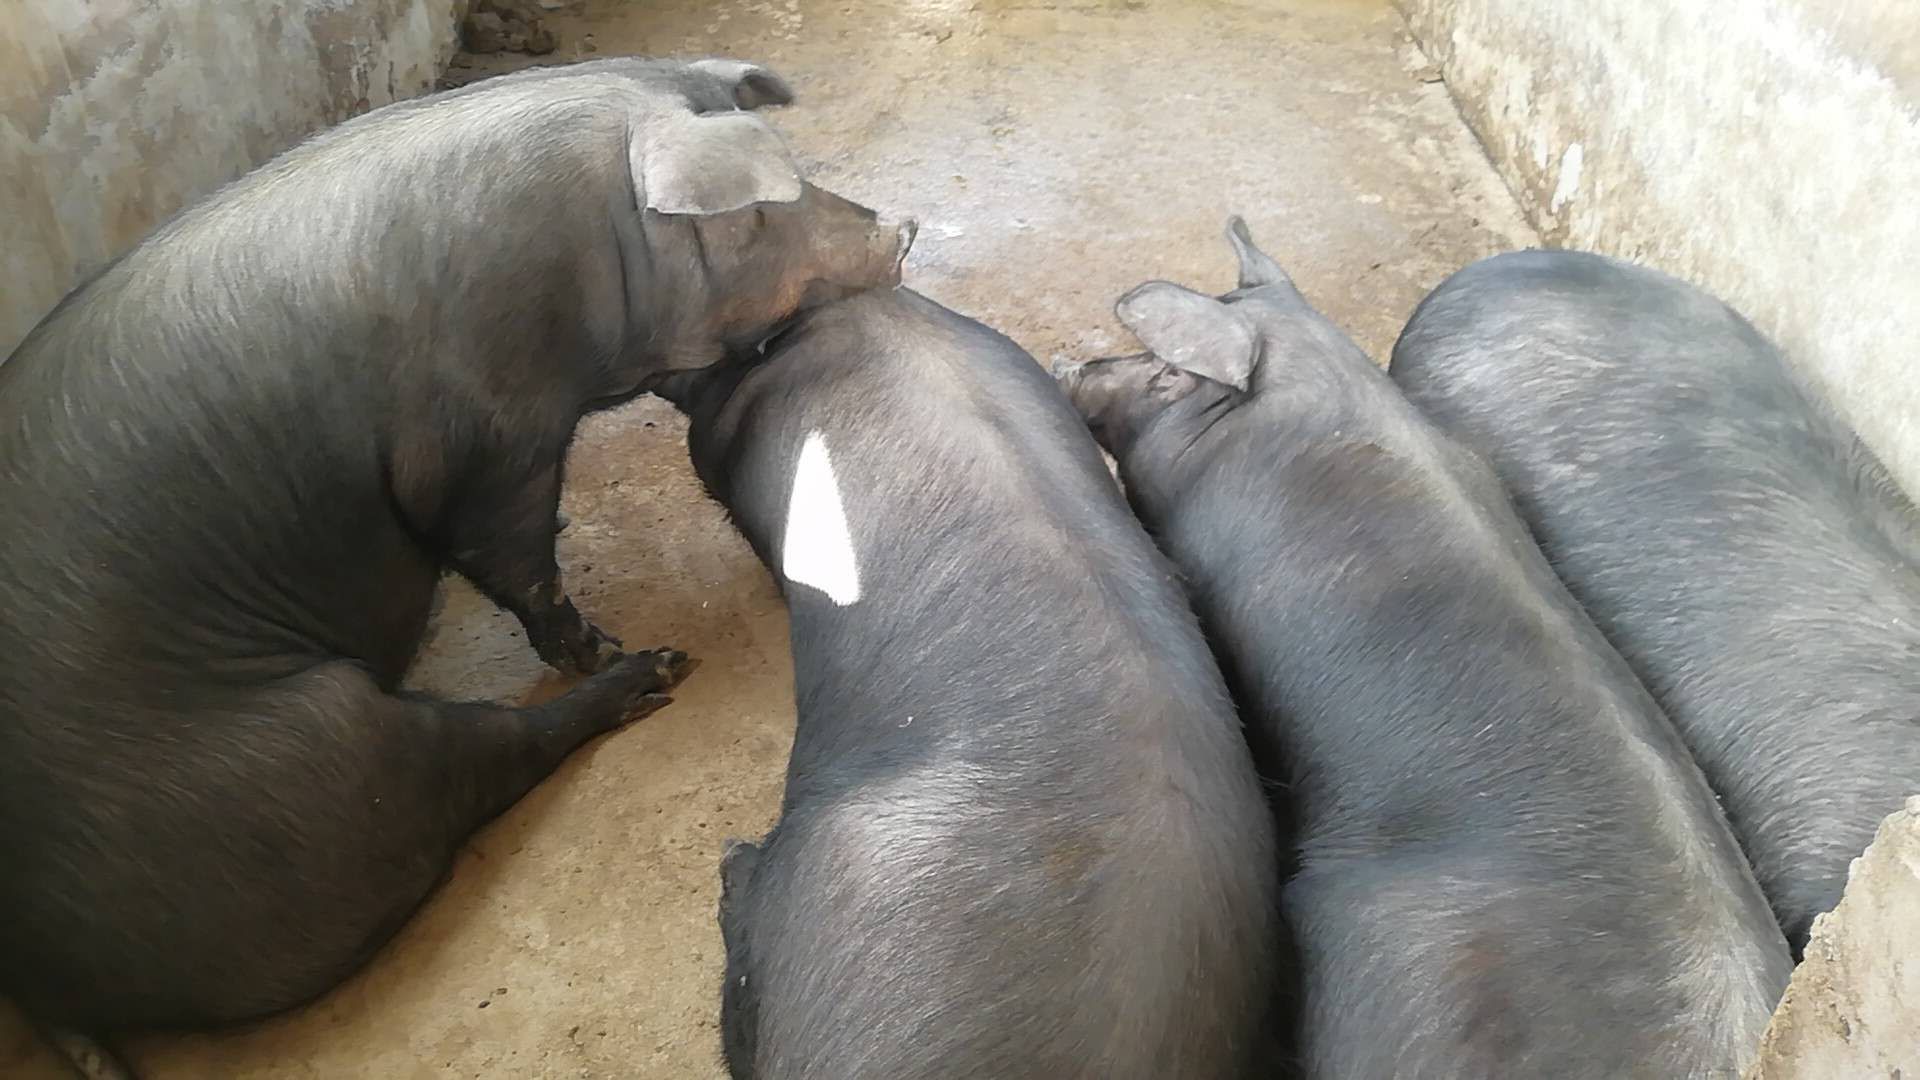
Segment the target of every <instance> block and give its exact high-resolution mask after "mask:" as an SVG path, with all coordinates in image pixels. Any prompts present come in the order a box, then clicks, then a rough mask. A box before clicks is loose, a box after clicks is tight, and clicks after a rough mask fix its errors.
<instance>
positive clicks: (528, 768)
mask: <svg viewBox="0 0 1920 1080" xmlns="http://www.w3.org/2000/svg"><path fill="white" fill-rule="evenodd" d="M688 668H689V664H688V662H687V659H686V657H685V656H684V655H683V654H681V653H677V652H669V651H661V652H654V653H635V654H632V655H629V656H627V657H624V658H623V659H622V660H621V661H620V662H618V663H616V664H615V665H614V666H612V667H610V668H608V669H607V670H605V671H603V672H601V673H600V674H598V675H595V676H593V677H591V678H589V679H587V680H586V681H584V682H583V683H581V684H580V685H579V686H577V687H575V688H574V689H573V690H572V691H570V692H569V693H566V694H564V695H562V696H560V697H558V698H555V699H554V700H552V701H549V702H546V703H544V704H541V705H535V706H528V707H524V708H508V707H503V706H498V705H490V704H478V703H455V702H445V701H439V700H434V699H431V698H426V697H420V696H413V695H404V694H401V695H395V694H387V693H384V692H382V691H381V690H380V689H379V688H378V687H377V686H376V685H375V683H374V681H373V679H372V677H371V676H370V675H369V674H368V673H367V672H366V671H365V670H364V669H363V668H361V667H360V666H359V665H357V664H353V663H348V662H344V661H342V662H335V663H329V664H324V665H321V666H319V667H316V668H313V669H310V670H308V671H306V672H304V673H302V674H301V675H298V676H295V677H293V678H291V679H288V680H285V681H284V682H282V683H280V684H277V685H276V686H274V687H272V688H270V689H268V690H265V691H262V692H259V693H256V694H254V695H252V696H251V698H250V699H248V700H247V701H245V702H244V703H242V704H241V705H239V706H238V707H234V708H229V709H223V710H212V709H209V710H204V711H203V712H202V714H200V715H197V716H195V717H194V718H193V720H192V722H191V723H188V724H185V725H182V726H180V727H178V728H176V729H175V730H173V731H171V732H169V733H168V735H167V737H165V738H163V739H160V740H156V741H154V742H151V743H144V744H141V745H137V746H131V747H125V748H121V747H109V748H108V749H109V750H110V751H111V752H113V753H119V754H125V758H124V760H123V761H120V762H108V763H106V765H105V767H104V768H102V769H100V770H98V771H97V775H95V776H92V777H90V778H89V779H88V782H87V784H86V785H85V787H84V788H83V789H75V790H74V791H73V792H72V795H73V798H72V799H71V800H70V804H69V806H68V807H67V808H66V809H65V810H64V811H63V817H62V818H61V819H54V820H50V821H49V822H47V823H46V824H47V825H48V826H49V828H48V829H47V830H45V835H41V836H37V837H36V838H35V840H36V847H37V848H38V851H37V852H29V853H27V854H28V860H29V866H30V867H31V870H30V873H29V875H28V879H27V880H24V881H19V882H16V883H15V884H17V885H18V886H19V887H18V888H17V889H13V888H8V887H6V886H5V885H0V894H5V901H6V902H5V905H4V906H5V907H6V908H7V909H9V910H10V911H12V912H15V913H17V915H16V917H15V918H14V919H13V921H12V925H11V926H9V927H7V928H5V929H0V939H7V940H0V946H4V948H0V953H7V954H10V955H12V956H13V957H15V958H17V959H18V960H20V961H22V962H21V963H19V964H18V965H17V966H16V967H15V970H14V971H13V972H10V973H8V974H9V976H10V977H9V979H8V981H9V982H10V983H13V984H14V985H12V986H9V987H7V989H11V990H16V991H17V992H16V996H17V997H18V999H19V1000H20V1004H21V1005H22V1006H23V1007H24V1008H25V1009H26V1010H27V1011H28V1012H29V1013H30V1014H32V1015H34V1016H36V1017H37V1018H39V1019H40V1020H41V1021H42V1023H43V1024H44V1025H45V1026H47V1027H48V1028H50V1029H66V1030H80V1031H85V1032H89V1033H101V1032H107V1033H111V1032H114V1031H118V1030H123V1029H147V1028H166V1027H206V1026H210V1025H215V1024H222V1023H228V1022H235V1021H241V1020H246V1019H251V1018H253V1017H257V1016H262V1015H265V1014H269V1013H273V1012H277V1011H280V1010H282V1009H286V1008H289V1007H291V1006H294V1005H297V1004H300V1003H302V1002H304V1001H307V1000H309V999H311V998H313V997H315V996H317V995H319V994H320V993H322V992H324V991H326V990H327V989H329V988H330V987H332V986H333V985H334V984H336V983H338V982H339V981H340V980H341V979H343V978H345V977H346V976H347V975H348V974H350V973H351V972H352V971H353V970H354V969H356V968H357V967H359V966H360V965H361V964H362V963H364V962H365V961H366V959H367V958H368V957H369V956H370V955H371V954H372V953H373V952H374V951H375V950H376V949H378V948H379V947H380V946H381V945H382V944H383V943H384V942H385V941H386V940H387V938H388V937H390V936H391V935H392V934H393V933H394V932H395V931H396V930H398V929H399V927H400V926H401V925H402V924H403V923H404V922H405V921H406V920H407V918H408V917H409V916H410V915H411V914H412V913H413V911H414V910H415V909H416V908H417V907H418V906H419V904H420V902H421V901H422V900H423V899H424V898H425V897H426V895H427V894H428V893H429V892H430V891H431V890H432V889H433V888H434V887H435V886H436V885H437V884H438V883H439V882H440V881H441V880H442V879H443V878H444V877H445V876H446V873H447V871H448V869H449V867H450V866H451V864H452V860H453V856H454V853H455V852H456V851H457V850H458V848H459V846H460V845H461V844H462V843H464V842H465V840H466V839H467V838H468V837H469V836H470V835H471V834H472V833H473V831H474V830H475V829H477V828H478V827H479V826H481V825H482V824H485V823H486V822H487V821H489V820H491V819H492V818H493V817H495V816H497V815H498V814H499V813H500V812H502V811H503V810H505V809H507V808H508V807H509V806H511V805H512V804H513V803H514V802H515V801H516V800H518V799H519V798H520V797H521V796H522V795H523V794H525V793H526V792H527V791H528V790H529V789H530V788H532V787H533V786H534V785H535V784H537V783H538V782H539V781H540V780H541V779H543V778H544V777H546V776H547V775H548V774H549V773H550V772H552V771H553V769H554V768H555V767H556V766H558V765H559V764H560V762H561V760H562V759H563V758H565V757H566V756H567V755H568V754H569V753H570V752H571V751H573V750H574V749H576V748H577V747H579V746H580V745H581V744H582V743H584V742H586V741H587V740H588V739H590V738H592V737H594V736H595V735H598V734H601V733H603V732H606V731H609V730H612V729H613V728H616V727H618V726H620V725H621V724H622V723H623V722H625V721H627V720H629V719H632V718H637V717H638V716H641V715H644V714H646V713H647V712H650V711H652V710H653V709H656V708H658V707H659V706H660V705H662V704H664V703H665V702H666V701H667V700H668V699H667V698H665V697H664V696H662V694H661V692H662V691H664V690H666V689H668V688H670V687H671V686H672V685H673V684H674V683H675V682H676V681H677V680H678V679H679V678H680V677H681V676H682V675H684V674H685V672H686V671H687V670H688Z"/></svg>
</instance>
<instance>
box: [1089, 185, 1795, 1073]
mask: <svg viewBox="0 0 1920 1080" xmlns="http://www.w3.org/2000/svg"><path fill="white" fill-rule="evenodd" d="M1230 235H1231V238H1232V240H1233V243H1234V246H1235V247H1236V249H1237V250H1238V252H1239V256H1240V286H1239V288H1237V289H1235V290H1234V291H1233V292H1231V293H1228V294H1227V295H1226V296H1224V297H1221V298H1220V299H1218V300H1216V299H1214V298H1213V297H1209V296H1203V295H1200V294H1198V293H1194V292H1190V291H1188V290H1185V289H1182V288H1180V287H1178V286H1175V285H1169V284H1166V283H1155V284H1150V285H1146V286H1142V287H1141V288H1140V289H1138V290H1136V291H1135V292H1133V293H1132V294H1130V295H1129V296H1127V297H1126V298H1125V299H1123V300H1122V301H1121V302H1120V305H1119V308H1118V312H1119V315H1120V317H1121V319H1122V320H1123V321H1124V322H1125V323H1126V324H1127V325H1128V326H1129V327H1130V328H1131V329H1133V331H1134V332H1135V334H1136V335H1137V336H1138V337H1139V339H1140V341H1141V343H1142V344H1143V345H1145V346H1146V347H1147V348H1148V350H1150V351H1149V352H1148V353H1147V354H1146V355H1143V356H1136V357H1129V358H1124V359H1114V360H1101V361H1095V362H1093V363H1090V364H1086V365H1084V366H1081V367H1078V368H1075V369H1072V370H1069V371H1065V372H1063V373H1062V375H1061V377H1062V380H1063V382H1064V385H1065V386H1066V388H1067V391H1068V394H1069V396H1070V397H1071V398H1072V399H1073V401H1074V403H1075V405H1077V406H1078V407H1079V408H1080V410H1081V411H1082V413H1083V414H1084V415H1085V416H1086V417H1087V418H1088V420H1089V421H1090V423H1091V425H1092V427H1093V430H1094V432H1095V434H1096V435H1097V436H1098V437H1099V438H1100V439H1101V441H1102V442H1103V443H1105V444H1106V445H1107V447H1108V448H1109V449H1110V450H1112V452H1113V453H1114V455H1115V456H1116V457H1117V458H1118V460H1119V463H1120V469H1121V475H1122V477H1123V479H1124V480H1125V482H1126V485H1127V490H1128V493H1129V495H1130V496H1131V498H1132V500H1133V503H1134V507H1135V509H1136V510H1137V511H1138V512H1139V514H1140V516H1141V518H1142V519H1143V520H1144V521H1145V522H1146V523H1147V525H1148V527H1149V528H1151V529H1153V530H1154V532H1155V534H1156V535H1157V536H1158V537H1160V539H1161V542H1162V544H1163V545H1164V547H1165V549H1166V550H1167V552H1168V553H1169V554H1170V555H1171V556H1172V557H1173V559H1174V561H1175V562H1176V563H1178V564H1179V565H1180V567H1181V569H1182V570H1183V571H1184V572H1185V574H1186V577H1187V580H1188V581H1189V583H1190V586H1191V588H1192V591H1193V595H1194V601H1195V605H1196V606H1197V608H1198V609H1199V612H1200V616H1201V620H1202V622H1203V624H1205V625H1206V627H1207V631H1208V634H1209V637H1210V638H1211V639H1212V640H1213V641H1214V642H1215V643H1216V646H1217V648H1218V651H1219V654H1220V658H1221V661H1222V667H1223V668H1224V669H1225V670H1226V672H1227V678H1228V683H1229V685H1230V686H1231V687H1232V688H1233V690H1234V693H1235V696H1236V698H1237V700H1238V701H1239V703H1240V706H1241V709H1242V712H1243V715H1244V716H1245V717H1246V721H1247V724H1248V726H1249V728H1250V729H1251V733H1250V734H1251V737H1252V739H1253V740H1254V742H1255V748H1256V756H1257V757H1258V759H1259V760H1260V762H1261V764H1262V769H1263V771H1264V772H1266V773H1268V774H1269V775H1270V776H1272V777H1274V778H1275V779H1279V780H1283V781H1284V782H1285V789H1284V790H1285V792H1286V803H1287V806H1288V809H1289V813H1290V816H1291V817H1292V819H1293V822H1294V824H1295V827H1296V829H1297V837H1296V859H1297V863H1298V868H1297V872H1296V873H1295V874H1294V876H1293V877H1292V878H1291V879H1290V880H1289V881H1288V882H1287V884H1286V885H1285V886H1284V888H1283V892H1282V903H1283V910H1284V912H1285V915H1286V918H1287V922H1288V925H1289V928H1290V929H1291V931H1292V933H1293V935H1294V936H1295V938H1296V939H1297V940H1298V943H1299V952H1300V965H1301V977H1302V980H1303V1000H1304V1008H1303V1013H1302V1015H1301V1017H1300V1021H1299V1029H1300V1046H1301V1056H1302V1058H1303V1061H1304V1064H1305V1066H1306V1069H1307V1071H1308V1073H1309V1074H1310V1075H1314V1076H1327V1077H1401V1078H1423V1077H1434V1078H1440V1077H1462V1076H1490V1077H1521V1076H1553V1077H1590V1078H1594V1080H1600V1078H1616V1077H1624V1076H1658V1077H1725V1076H1731V1075H1733V1074H1734V1072H1735V1070H1737V1069H1738V1068H1739V1067H1740V1066H1741V1064H1742V1063H1743V1062H1744V1061H1745V1060H1746V1059H1747V1058H1748V1057H1749V1056H1750V1054H1751V1053H1752V1050H1753V1048H1754V1047H1755V1045H1756V1044H1757V1041H1758V1039H1759V1037H1760V1033H1761V1031H1762V1030H1763V1029H1764V1028H1765V1026H1766V1023H1767V1019H1768V1015H1769V1013H1770V1012H1771V1011H1772V1009H1773V1006H1774V1003H1775V1001H1776V1000H1777V999H1778V997H1779V995H1780V993H1781V991H1782V990H1783V988H1784V987H1785V985H1786V981H1787V975H1788V970H1789V959H1788V955H1787V949H1786V943H1785V942H1784V940H1782V938H1781V935H1780V932H1779V930H1778V928H1777V927H1775V926H1774V924H1773V921H1772V919H1771V918H1770V917H1769V915H1768V912H1767V908H1766V903H1765V901H1764V900H1763V899H1762V897H1761V894H1760V891H1759V889H1758V887H1757V886H1756V884H1755V882H1754V880H1753V877H1752V875H1751V873H1750V872H1749V870H1748V868H1747V866H1746V864H1745V863H1744V862H1743V861H1742V859H1741V856H1740V851H1739V848H1738V847H1737V846H1736V844H1735V842H1734V839H1733V836H1732V835H1731V833H1730V832H1729V831H1728V829H1727V826H1726V823H1725V822H1724V821H1723V820H1722V819H1721V816H1720V813H1719V811H1718V810H1717V808H1716V807H1715V805H1714V799H1713V794H1712V792H1711V791H1709V790H1708V788H1707V785H1706V783H1705V782H1704V780H1703V779H1702V778H1701V776H1700V774H1699V771H1698V770H1697V769H1696V768H1695V767H1694V765H1693V763H1692V762H1691V761H1690V760H1689V758H1688V756H1687V753H1686V749H1685V747H1684V746H1682V745H1681V743H1680V741H1679V739H1678V738H1677V737H1676V735H1675V734H1674V732H1673V731H1672V729H1671V726H1670V725H1669V724H1668V722H1667V720H1666V718H1665V717H1664V716H1662V715H1661V713H1660V710H1659V708H1658V707H1657V706H1656V705H1655V704H1654V703H1653V701H1652V699H1651V698H1649V697H1648V695H1647V693H1646V691H1645V690H1644V689H1642V688H1641V686H1640V685H1639V683H1637V682H1636V681H1635V680H1634V678H1633V675H1632V673H1631V672H1630V671H1629V670H1628V669H1627V667H1626V665H1625V664H1624V663H1623V662H1622V661H1621V659H1620V657H1619V656H1618V655H1616V654H1615V653H1614V652H1613V651H1612V650H1611V649H1610V648H1609V647H1608V645H1607V643H1606V641H1605V640H1604V639H1603V638H1602V637H1601V635H1600V633H1599V632H1598V631H1597V630H1596V629H1595V628H1594V627H1593V625H1592V624H1591V623H1589V622H1588V621H1587V619H1586V617H1585V615H1584V614H1582V612H1581V611H1580V609H1579V607H1578V606H1577V605H1576V604H1575V603H1574V601H1573V600H1572V598H1571V597H1569V596H1568V595H1567V593H1566V591H1565V590H1564V589H1563V588H1562V587H1561V586H1560V584H1559V582H1558V581H1556V580H1555V579H1554V576H1553V572H1552V570H1551V569H1550V568H1549V567H1548V565H1547V563H1546V562H1545V560H1544V559H1542V558H1541V556H1540V553H1539V552H1538V550H1536V549H1535V547H1534V546H1533V544H1532V542H1531V541H1530V540H1529V539H1528V536H1527V533H1526V528H1525V526H1523V525H1522V524H1521V523H1520V521H1519V520H1518V519H1517V518H1516V517H1515V516H1514V513H1513V511H1512V509H1511V508H1510V507H1509V506H1508V504H1507V502H1506V499H1505V496H1504V495H1503V493H1502V492H1501V490H1500V487H1499V484H1498V482H1497V481H1496V480H1495V479H1494V476H1493V474H1492V473H1491V472H1490V471H1489V470H1488V469H1487V467H1486V465H1485V464H1484V463H1483V462H1482V461H1480V460H1479V459H1478V458H1477V457H1475V456H1474V455H1473V454H1471V453H1470V452H1468V451H1466V450H1464V449H1463V448H1461V447H1460V446H1459V445H1457V444H1455V443H1453V442H1451V441H1449V440H1448V439H1447V438H1445V437H1444V436H1443V435H1441V434H1440V432H1439V431H1438V430H1436V429H1435V428H1434V427H1433V425H1431V424H1430V423H1428V422H1427V421H1426V420H1424V419H1423V418H1422V417H1421V416H1420V415H1419V414H1418V413H1417V412H1416V411H1415V410H1414V409H1413V407H1412V406H1411V405H1410V404H1409V403H1408V402H1407V401H1406V400H1405V399H1403V398H1402V397H1401V395H1400V394H1399V392H1398V391H1397V390H1396V389H1395V388H1394V386H1393V384H1392V383H1391V382H1389V381H1388V380H1387V377H1386V375H1385V374H1384V373H1383V372H1381V371H1380V370H1379V369H1378V368H1376V367H1375V366H1374V365H1373V364H1372V363H1371V362H1369V361H1368V359H1367V357H1366V356H1365V355H1363V354H1362V353H1361V352H1360V350H1359V349H1358V348H1357V347H1355V346H1354V345H1353V344H1352V343H1351V342H1350V341H1348V339H1347V338H1346V337H1345V336H1344V335H1342V334H1341V333H1340V332H1339V331H1338V330H1337V329H1335V328H1334V326H1333V325H1332V324H1331V323H1329V322H1328V321H1327V320H1326V319H1325V318H1323V317H1322V316H1321V315H1320V314H1319V313H1318V312H1316V311H1315V310H1314V309H1313V308H1312V307H1310V306H1309V305H1308V304H1307V302H1306V300H1305V299H1303V298H1302V297H1301V295H1300V293H1299V292H1297V291H1295V289H1294V287H1293V285H1292V284H1291V283H1290V282H1289V281H1288V279H1287V277H1286V275H1285V274H1284V273H1282V272H1281V270H1280V268H1279V266H1278V265H1276V264H1275V263H1274V262H1273V261H1272V260H1271V259H1269V258H1268V257H1267V256H1266V255H1264V254H1262V253H1261V252H1260V251H1258V250H1257V249H1256V248H1254V246H1253V244H1252V241H1251V240H1250V239H1249V238H1248V236H1247V234H1246V231H1245V227H1244V226H1243V225H1241V224H1240V223H1239V222H1237V221H1236V222H1234V223H1232V229H1231V233H1230Z"/></svg>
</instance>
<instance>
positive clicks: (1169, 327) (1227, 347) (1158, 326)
mask: <svg viewBox="0 0 1920 1080" xmlns="http://www.w3.org/2000/svg"><path fill="white" fill-rule="evenodd" d="M1113 313H1114V314H1115V315H1116V316H1118V317H1119V319H1120V321H1121V323H1123V324H1125V326H1126V328H1127V329H1128V330H1131V331H1133V336H1134V337H1137V338H1139V339H1140V344H1142V345H1145V346H1146V347H1147V348H1148V349H1151V350H1152V351H1153V355H1155V356H1157V357H1159V358H1160V359H1162V360H1164V361H1166V362H1167V363H1169V364H1172V365H1174V366H1175V367H1178V368H1182V369H1184V370H1187V371H1191V372H1193V373H1194V374H1195V375H1203V376H1205V377H1207V378H1209V379H1212V380H1213V381H1215V382H1219V383H1225V384H1227V385H1228V386H1232V387H1236V388H1238V389H1241V390H1245V389H1246V388H1247V386H1248V384H1249V383H1250V382H1251V381H1252V380H1253V362H1254V359H1255V357H1256V355H1257V354H1258V352H1259V349H1260V335H1259V334H1258V333H1256V332H1255V331H1254V328H1253V324H1252V323H1250V322H1248V321H1247V318H1246V316H1244V315H1242V314H1240V312H1239V311H1237V310H1235V309H1234V307H1233V306H1232V305H1230V304H1223V303H1221V302H1220V301H1218V300H1215V299H1214V298H1213V297H1211V296H1202V295H1200V294H1199V293H1197V292H1194V291H1193V290H1191V289H1183V288H1181V287H1180V286H1178V285H1173V284H1170V283H1168V282H1165V281H1149V282H1147V283H1146V284H1145V285H1142V286H1140V287H1139V288H1137V289H1135V290H1133V291H1132V292H1130V293H1128V294H1127V295H1125V296H1123V297H1121V298H1120V302H1119V303H1118V304H1115V305H1114V308H1113Z"/></svg>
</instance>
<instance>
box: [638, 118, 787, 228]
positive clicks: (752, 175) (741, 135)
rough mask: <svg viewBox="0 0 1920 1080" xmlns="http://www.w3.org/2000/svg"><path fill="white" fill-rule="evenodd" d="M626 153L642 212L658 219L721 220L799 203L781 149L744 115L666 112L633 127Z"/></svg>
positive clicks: (756, 121) (763, 125)
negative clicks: (747, 210)
mask: <svg viewBox="0 0 1920 1080" xmlns="http://www.w3.org/2000/svg"><path fill="white" fill-rule="evenodd" d="M635 134H636V135H638V136H640V137H641V138H640V139H639V140H636V141H635V142H634V143H633V144H632V145H631V146H630V147H629V148H628V150H627V152H628V153H629V154H630V155H632V158H631V161H630V164H631V166H632V169H633V175H634V177H635V178H636V179H637V180H639V181H640V185H641V188H642V189H643V191H644V194H645V198H646V202H645V204H644V205H645V206H646V208H647V209H649V210H656V211H659V212H660V213H662V214H724V213H726V212H727V211H729V210H738V209H740V208H741V207H744V206H751V205H753V204H754V203H760V202H775V203H785V202H793V201H795V200H797V199H798V198H800V170H799V168H798V167H797V166H795V165H794V163H793V158H792V157H791V156H789V155H788V153H787V147H786V144H785V143H783V142H781V141H780V136H779V135H778V134H776V133H775V132H774V130H773V129H772V128H770V127H768V126H767V125H766V122H765V121H763V120H761V119H760V118H759V117H757V116H754V115H753V114H751V113H743V112H735V113H712V114H709V115H706V116H696V115H694V114H693V113H673V114H670V115H667V116H659V117H652V118H649V121H648V122H647V123H645V124H643V125H641V124H636V125H635Z"/></svg>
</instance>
